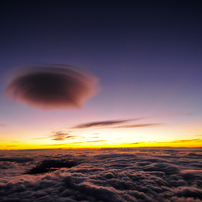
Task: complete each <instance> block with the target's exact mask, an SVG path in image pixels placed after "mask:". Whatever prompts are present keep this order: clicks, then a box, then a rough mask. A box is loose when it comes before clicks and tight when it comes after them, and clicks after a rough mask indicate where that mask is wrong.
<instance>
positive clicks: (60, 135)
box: [49, 131, 75, 141]
mask: <svg viewBox="0 0 202 202" xmlns="http://www.w3.org/2000/svg"><path fill="white" fill-rule="evenodd" d="M53 133H54V134H53V135H50V136H49V138H51V140H56V141H63V140H66V139H70V138H71V139H74V138H75V136H73V135H69V133H66V132H62V131H57V132H53Z"/></svg>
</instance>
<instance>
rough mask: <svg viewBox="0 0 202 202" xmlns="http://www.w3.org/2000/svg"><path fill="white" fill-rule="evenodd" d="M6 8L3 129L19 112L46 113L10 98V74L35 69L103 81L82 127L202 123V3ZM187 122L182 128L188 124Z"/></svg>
mask: <svg viewBox="0 0 202 202" xmlns="http://www.w3.org/2000/svg"><path fill="white" fill-rule="evenodd" d="M0 4H1V6H0V16H1V18H0V19H1V20H0V21H1V24H0V26H1V27H0V30H1V31H0V44H1V45H0V77H1V80H0V81H1V89H0V90H1V91H0V92H1V94H2V96H1V101H0V103H1V107H0V110H1V113H0V114H1V115H0V116H1V117H0V121H1V122H2V123H4V122H5V124H7V123H6V122H9V120H12V119H15V118H14V114H15V113H16V114H18V113H19V111H20V112H21V113H22V114H23V113H24V114H29V113H31V112H32V113H36V114H35V115H36V116H37V113H39V114H40V115H41V113H42V112H39V111H37V112H33V111H32V110H31V111H29V109H28V108H26V107H25V106H23V105H21V104H15V103H13V102H8V101H5V100H4V98H3V92H4V88H5V82H6V78H7V75H8V74H9V73H10V72H11V71H12V70H13V69H15V68H16V67H17V66H20V65H24V64H27V63H50V64H69V65H74V66H78V67H81V68H84V69H87V70H89V71H90V72H92V73H93V74H95V75H96V76H97V77H99V78H100V85H101V86H102V90H101V91H100V93H99V94H98V95H97V96H95V97H94V98H92V100H90V101H89V102H87V103H86V104H85V105H84V111H83V112H75V114H74V112H71V113H73V115H72V116H73V117H74V116H75V117H80V118H78V121H79V122H81V121H82V120H83V122H85V121H87V120H89V121H93V120H94V119H97V120H100V119H116V118H118V119H119V118H126V119H127V118H134V117H144V116H157V115H158V116H167V115H165V114H173V113H174V114H175V113H176V114H185V115H187V114H192V115H193V116H192V118H189V120H188V122H189V121H190V122H193V123H194V122H195V121H196V122H197V123H199V122H200V121H201V120H202V109H201V103H202V95H201V89H202V79H201V76H202V57H201V55H202V37H201V36H202V12H201V11H202V6H201V5H202V3H201V1H199V0H198V1H197V0H193V1H186V0H182V1H181V0H175V1H172V0H170V1H166V0H161V1H160V0H159V1H155V0H152V1H147V0H145V1H142V0H141V1H133V2H132V1H88V0H86V1H50V0H49V1H9V0H7V1H1V3H0ZM27 110H28V111H29V113H28V111H27ZM85 110H86V111H85ZM79 113H80V114H79ZM82 113H83V114H82ZM87 113H89V114H91V117H90V118H89V119H87V120H86V119H85V118H84V117H85V114H87ZM28 116H29V115H28ZM5 117H7V118H5ZM24 117H26V115H24ZM81 117H82V118H81ZM186 117H187V116H186ZM186 117H181V118H179V119H178V120H177V121H176V120H175V121H176V122H175V121H174V122H175V123H178V122H180V123H184V121H185V122H186V123H187V120H186V119H187V118H186ZM161 118H162V117H161ZM24 119H25V118H22V120H21V121H22V122H23V120H24ZM73 119H74V120H75V118H73ZM92 119H93V120H92ZM154 120H156V121H159V122H161V120H162V119H161V120H157V118H154ZM169 121H170V122H172V121H173V120H169ZM74 122H76V121H74ZM163 122H164V120H163ZM36 125H37V124H36ZM4 130H5V129H4Z"/></svg>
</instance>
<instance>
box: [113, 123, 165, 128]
mask: <svg viewBox="0 0 202 202" xmlns="http://www.w3.org/2000/svg"><path fill="white" fill-rule="evenodd" d="M160 125H163V123H147V124H134V125H123V126H115V127H113V128H140V127H151V126H160Z"/></svg>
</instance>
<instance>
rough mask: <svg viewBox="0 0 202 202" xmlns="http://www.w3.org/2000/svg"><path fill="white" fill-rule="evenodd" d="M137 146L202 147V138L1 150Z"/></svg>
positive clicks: (20, 147) (12, 146) (21, 146)
mask: <svg viewBox="0 0 202 202" xmlns="http://www.w3.org/2000/svg"><path fill="white" fill-rule="evenodd" d="M128 147H130V148H133V147H134V148H137V147H202V139H189V140H175V141H170V142H156V141H148V142H137V143H107V142H104V143H103V142H90V143H89V141H86V142H84V143H61V144H52V145H50V144H44V145H40V144H30V143H24V144H23V143H13V144H8V143H4V144H2V145H1V147H0V150H27V149H87V148H90V149H100V148H128Z"/></svg>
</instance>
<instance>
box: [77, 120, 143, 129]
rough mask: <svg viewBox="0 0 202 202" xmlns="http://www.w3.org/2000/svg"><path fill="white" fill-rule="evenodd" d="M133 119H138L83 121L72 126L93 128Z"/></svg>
mask: <svg viewBox="0 0 202 202" xmlns="http://www.w3.org/2000/svg"><path fill="white" fill-rule="evenodd" d="M134 120H139V119H126V120H112V121H98V122H89V123H84V124H79V125H76V126H74V127H73V128H74V129H79V128H93V127H105V126H114V125H119V124H124V123H127V122H129V121H134Z"/></svg>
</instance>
